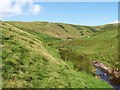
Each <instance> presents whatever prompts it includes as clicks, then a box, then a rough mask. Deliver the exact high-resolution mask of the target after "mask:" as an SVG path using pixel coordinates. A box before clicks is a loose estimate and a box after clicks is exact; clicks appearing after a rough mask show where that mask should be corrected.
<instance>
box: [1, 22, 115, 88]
mask: <svg viewBox="0 0 120 90" xmlns="http://www.w3.org/2000/svg"><path fill="white" fill-rule="evenodd" d="M9 23H11V22H8V23H7V22H2V21H1V22H0V26H1V27H2V32H3V34H2V43H3V45H2V48H3V51H2V59H3V60H2V61H3V64H2V68H3V72H2V73H3V79H4V81H3V84H2V87H3V88H111V86H110V85H109V84H108V83H106V82H104V81H102V80H100V79H98V78H95V77H94V76H93V75H92V74H91V71H92V67H91V62H90V58H92V57H94V54H93V53H95V52H97V51H102V48H97V50H96V48H91V49H88V48H90V47H91V46H89V45H91V43H92V42H95V41H94V40H93V41H92V42H90V41H91V40H88V39H87V37H83V38H80V39H73V40H66V39H63V38H65V37H66V36H64V34H66V33H68V32H69V33H70V32H71V30H72V29H71V30H70V31H69V28H75V27H73V26H72V25H71V26H69V25H66V24H65V25H64V24H61V25H62V27H61V26H58V24H55V25H54V24H51V23H47V22H45V23H42V22H41V23H40V22H38V23H37V22H35V24H34V22H32V25H33V26H31V23H18V22H14V23H13V22H12V24H16V25H14V26H15V27H14V26H13V25H11V24H9ZM36 24H37V25H36ZM47 24H48V26H47V28H46V27H45V26H46V25H47ZM41 25H42V26H41ZM50 26H52V28H53V27H54V28H55V29H54V30H56V29H57V28H58V29H59V30H63V29H65V30H68V32H67V31H65V30H64V32H65V33H64V34H63V35H62V33H61V35H60V36H59V37H56V36H54V35H56V32H55V33H53V34H50V33H48V32H50V31H49V30H48V32H47V31H45V32H47V33H43V32H42V31H37V30H38V29H40V28H41V29H42V28H44V29H45V30H46V29H48V27H50ZM18 27H21V28H18ZM61 28H63V29H61ZM82 28H86V29H87V28H88V27H83V26H82ZM44 29H42V30H43V31H44ZM50 29H51V28H50ZM54 30H53V31H54ZM59 30H58V31H59ZM77 31H79V28H78V27H77ZM60 32H62V31H60ZM90 32H91V31H90ZM51 33H52V31H51ZM71 33H72V32H71ZM71 33H70V34H67V35H68V36H69V35H72V34H71ZM84 33H85V32H84ZM74 34H75V33H74ZM89 34H90V33H89ZM91 34H93V33H91ZM76 35H77V34H76ZM86 35H87V34H86ZM68 36H67V37H68ZM101 36H102V35H101ZM61 37H62V38H61ZM72 37H74V36H72ZM74 38H76V37H74ZM81 39H83V41H82V40H81ZM85 40H86V41H85ZM87 41H89V42H88V43H86V42H87ZM79 42H82V43H79ZM115 42H116V41H115ZM101 43H103V42H101ZM81 44H82V45H81ZM86 44H87V45H86ZM92 45H93V44H92ZM88 46H89V47H88ZM87 47H88V48H87ZM96 47H97V45H96ZM105 48H106V47H104V49H105ZM87 50H89V51H87ZM90 50H91V52H93V53H92V54H88V53H87V52H90ZM92 50H93V51H92ZM83 51H84V52H83ZM85 52H86V53H85ZM106 52H107V51H106ZM107 53H108V52H107ZM97 54H98V53H97ZM97 54H96V55H97ZM89 55H90V56H89ZM108 55H109V54H108ZM106 56H107V55H106ZM106 58H107V57H106Z"/></svg>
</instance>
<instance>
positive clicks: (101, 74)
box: [96, 68, 120, 90]
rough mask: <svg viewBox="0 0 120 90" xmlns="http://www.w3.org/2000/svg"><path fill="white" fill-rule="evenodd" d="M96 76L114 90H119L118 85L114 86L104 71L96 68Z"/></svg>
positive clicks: (119, 86) (113, 82)
mask: <svg viewBox="0 0 120 90" xmlns="http://www.w3.org/2000/svg"><path fill="white" fill-rule="evenodd" d="M96 75H97V76H99V77H100V79H102V80H103V81H106V82H108V83H109V84H110V85H111V86H112V87H113V88H114V89H115V90H120V83H119V84H116V83H115V81H111V80H110V78H112V76H111V75H109V74H107V73H106V72H105V71H104V70H102V69H100V68H97V70H96Z"/></svg>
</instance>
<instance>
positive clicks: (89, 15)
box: [0, 0, 118, 26]
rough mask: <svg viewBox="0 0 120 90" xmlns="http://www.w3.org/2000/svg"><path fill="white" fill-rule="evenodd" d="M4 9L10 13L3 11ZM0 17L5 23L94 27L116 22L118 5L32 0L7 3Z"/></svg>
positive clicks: (112, 3)
mask: <svg viewBox="0 0 120 90" xmlns="http://www.w3.org/2000/svg"><path fill="white" fill-rule="evenodd" d="M5 1H6V2H5ZM5 1H4V2H3V3H7V1H8V0H5ZM9 1H10V0H9ZM3 3H2V5H3ZM4 8H7V9H10V10H11V11H10V10H8V11H5V9H4ZM3 11H4V12H3ZM0 15H1V16H0V17H1V20H5V21H6V20H7V21H27V22H29V21H47V22H61V23H69V24H78V25H90V26H94V25H95V26H96V25H103V24H108V23H112V22H113V23H115V22H117V20H118V3H117V2H33V1H32V0H31V1H30V0H29V2H28V0H24V2H16V3H13V2H11V3H7V5H6V7H5V6H4V7H3V10H2V8H1V9H0ZM2 15H3V16H2Z"/></svg>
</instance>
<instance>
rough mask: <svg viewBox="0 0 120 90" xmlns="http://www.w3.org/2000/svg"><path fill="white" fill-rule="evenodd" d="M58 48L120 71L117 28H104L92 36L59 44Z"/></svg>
mask: <svg viewBox="0 0 120 90" xmlns="http://www.w3.org/2000/svg"><path fill="white" fill-rule="evenodd" d="M59 48H62V49H71V51H74V52H76V53H77V54H78V55H83V56H85V57H87V58H89V60H97V61H100V62H103V63H105V64H106V65H108V66H109V67H115V68H118V69H120V62H119V59H118V28H117V27H113V28H105V29H102V30H101V31H99V32H96V33H94V34H92V35H89V36H86V37H82V38H80V39H74V40H71V41H66V42H64V43H62V44H60V45H59ZM68 57H69V56H68Z"/></svg>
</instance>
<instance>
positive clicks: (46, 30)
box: [8, 21, 93, 39]
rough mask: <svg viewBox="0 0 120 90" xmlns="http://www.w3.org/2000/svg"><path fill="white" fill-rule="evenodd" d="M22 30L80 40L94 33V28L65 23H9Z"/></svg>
mask: <svg viewBox="0 0 120 90" xmlns="http://www.w3.org/2000/svg"><path fill="white" fill-rule="evenodd" d="M8 23H10V24H12V25H14V26H16V27H18V28H20V29H22V30H25V31H28V32H29V31H32V32H33V31H34V32H36V33H42V34H46V35H49V36H53V37H57V38H62V39H64V38H65V39H66V38H68V39H69V38H79V37H81V36H85V35H89V34H91V33H93V31H92V28H91V27H88V26H80V25H71V24H63V23H49V22H12V21H11V22H8Z"/></svg>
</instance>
